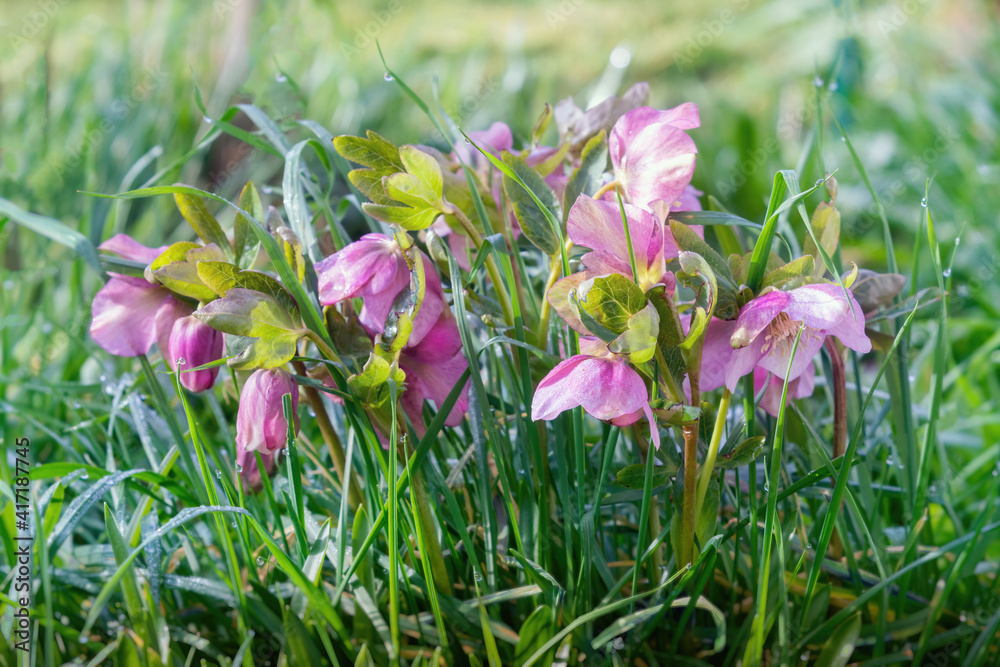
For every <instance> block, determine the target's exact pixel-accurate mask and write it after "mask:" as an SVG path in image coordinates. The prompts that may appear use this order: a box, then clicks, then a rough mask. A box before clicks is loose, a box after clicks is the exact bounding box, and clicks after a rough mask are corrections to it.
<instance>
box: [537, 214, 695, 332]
mask: <svg viewBox="0 0 1000 667" xmlns="http://www.w3.org/2000/svg"><path fill="white" fill-rule="evenodd" d="M625 215H626V217H627V219H628V224H629V237H631V240H632V250H633V253H634V254H635V264H636V274H637V277H638V283H637V284H638V285H639V287H640V288H641V289H642V290H643V291H644V292H645V291H646V290H648V289H649V288H650V287H653V286H654V285H658V284H663V285H666V286H668V287H672V286H673V284H674V279H673V274H670V273H668V272H667V270H666V260H667V259H672V258H674V257H676V256H677V246H676V244H675V243H674V238H673V236H672V235H671V234H670V229H669V228H667V227H665V226H664V225H663V224H662V223H661V222H660V221H659V220H657V219H656V216H654V215H653V214H652V213H650V212H649V211H646V210H644V209H641V208H638V207H636V206H632V205H631V204H625ZM566 232H567V234H568V236H569V238H570V240H571V241H573V243H574V244H576V245H579V246H583V247H585V248H591V252H588V253H586V254H585V255H583V257H582V258H581V261H582V262H583V265H584V266H585V267H586V269H585V270H584V271H580V272H578V273H574V274H571V275H569V276H566V277H565V278H562V279H561V280H559V281H558V282H556V284H555V285H553V286H552V288H550V289H549V291H548V293H547V294H546V299H548V301H549V304H550V305H551V306H552V308H553V309H554V310H555V311H556V312H557V313H558V314H559V316H560V317H562V318H563V320H564V321H565V322H566V323H567V324H569V325H570V326H571V327H573V328H574V329H575V330H576V331H578V332H579V333H582V334H585V335H586V334H587V333H588V332H587V330H586V328H585V327H584V326H583V323H582V322H580V320H579V318H578V317H577V316H576V313H575V312H574V311H573V308H572V307H571V305H570V303H569V295H570V292H571V291H572V290H574V289H576V288H577V287H579V286H580V285H581V284H582V283H583V282H584V281H586V280H589V279H590V278H594V277H597V276H602V275H607V274H609V273H619V274H621V275H624V276H626V277H628V278H629V279H631V278H632V266H631V262H630V258H629V252H628V238H626V236H625V227H624V225H623V224H622V217H621V210H620V208H619V206H618V202H617V201H615V202H610V201H605V200H599V199H592V198H590V197H580V198H579V199H577V200H576V203H575V204H574V205H573V208H572V209H570V212H569V217H568V219H567V221H566Z"/></svg>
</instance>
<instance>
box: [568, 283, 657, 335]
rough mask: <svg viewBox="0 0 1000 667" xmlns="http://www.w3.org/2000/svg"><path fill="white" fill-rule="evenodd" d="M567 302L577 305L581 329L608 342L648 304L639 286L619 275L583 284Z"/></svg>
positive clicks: (626, 326) (624, 328)
mask: <svg viewBox="0 0 1000 667" xmlns="http://www.w3.org/2000/svg"><path fill="white" fill-rule="evenodd" d="M570 299H571V301H573V302H574V303H576V305H577V306H578V308H579V313H580V318H581V320H582V321H583V324H584V326H586V327H587V329H588V330H590V332H591V333H593V334H594V335H596V336H598V337H600V338H601V339H602V340H605V342H609V343H610V342H611V341H612V340H614V339H615V338H617V337H618V336H619V335H620V334H621V333H622V332H624V331H625V330H626V329H627V328H628V322H629V319H630V318H631V317H632V316H633V315H635V314H636V313H638V312H639V311H641V310H642V309H644V308H645V307H646V304H647V303H648V302H647V300H646V295H645V294H643V293H642V290H641V289H640V288H639V286H638V285H636V284H635V283H634V282H632V281H631V280H629V279H628V278H626V277H625V276H623V275H621V274H618V273H612V274H609V275H606V276H598V277H597V278H591V279H590V280H586V281H584V282H583V283H582V284H581V285H580V287H579V288H578V289H577V290H576V291H575V292H573V293H572V294H571V296H570Z"/></svg>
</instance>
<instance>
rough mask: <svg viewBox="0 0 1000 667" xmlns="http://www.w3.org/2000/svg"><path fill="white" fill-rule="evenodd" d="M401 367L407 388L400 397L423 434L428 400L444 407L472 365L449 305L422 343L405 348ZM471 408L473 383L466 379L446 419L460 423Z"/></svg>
mask: <svg viewBox="0 0 1000 667" xmlns="http://www.w3.org/2000/svg"><path fill="white" fill-rule="evenodd" d="M399 367H400V368H401V369H403V372H405V373H406V391H404V392H403V395H402V397H401V399H400V400H401V402H402V404H403V408H404V409H405V410H406V413H407V414H408V415H409V416H410V420H411V421H412V422H413V426H414V428H415V429H416V431H417V435H420V436H423V434H424V433H425V432H426V429H425V428H424V418H423V414H422V411H423V404H424V400H429V401H433V402H434V403H435V404H436V405H437V406H438V407H440V406H441V404H442V403H444V400H445V399H446V398H447V397H448V394H449V393H451V390H452V388H453V387H454V386H455V383H457V382H458V381H459V379H460V378H461V376H462V373H463V372H465V369H466V368H468V367H469V363H468V361H467V360H466V358H465V353H464V352H463V351H462V339H461V336H460V335H459V333H458V326H457V325H456V324H455V317H454V315H452V314H451V311H450V310H449V309H447V308H445V309H444V310H442V312H441V316H440V317H439V318H438V320H437V322H435V323H434V326H433V327H431V329H430V331H428V332H427V335H426V336H424V337H423V338H422V339H421V340H420V342H419V343H418V344H415V345H409V344H408V345H407V346H406V347H405V348H403V350H402V351H401V352H400V355H399ZM468 409H469V385H468V383H466V385H465V388H464V389H463V390H462V393H461V394H459V397H458V400H457V401H455V405H454V407H453V408H452V409H451V412H449V413H448V417H447V418H446V419H445V422H444V423H445V424H446V425H448V426H458V425H459V424H460V423H462V419H463V417H464V416H465V413H466V412H468Z"/></svg>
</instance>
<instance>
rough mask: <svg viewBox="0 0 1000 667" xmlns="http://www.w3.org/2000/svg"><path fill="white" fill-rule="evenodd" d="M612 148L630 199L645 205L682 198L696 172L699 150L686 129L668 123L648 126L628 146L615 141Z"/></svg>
mask: <svg viewBox="0 0 1000 667" xmlns="http://www.w3.org/2000/svg"><path fill="white" fill-rule="evenodd" d="M613 139H614V135H612V140H613ZM611 151H612V152H611V161H612V164H613V165H614V173H615V178H616V179H617V180H618V182H619V183H621V184H622V185H623V186H624V187H625V190H626V191H627V193H628V199H629V201H630V202H631V203H632V204H635V205H636V206H640V207H642V208H647V207H648V206H649V205H650V204H651V203H652V202H654V201H660V200H662V201H667V202H671V203H672V202H674V201H676V200H678V199H679V198H680V197H681V195H682V194H683V193H684V190H685V188H687V186H688V184H689V183H690V182H691V177H692V176H693V175H694V166H695V158H696V156H697V153H698V149H697V147H696V146H695V143H694V140H693V139H691V137H689V136H688V135H687V133H686V132H684V131H683V130H680V129H678V128H676V127H673V126H671V125H666V124H658V125H650V126H648V127H646V128H645V129H643V130H642V131H640V132H638V133H637V134H636V135H635V136H633V137H632V138H631V139H630V140H629V142H628V144H627V145H624V144H621V145H618V146H615V145H614V143H612V144H611ZM616 151H617V155H618V157H617V158H616Z"/></svg>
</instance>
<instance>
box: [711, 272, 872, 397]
mask: <svg viewBox="0 0 1000 667" xmlns="http://www.w3.org/2000/svg"><path fill="white" fill-rule="evenodd" d="M852 308H853V312H852ZM802 325H805V329H804V330H803V331H802V335H801V337H800V338H799V344H798V348H796V349H795V358H794V360H793V362H792V367H791V371H790V372H789V368H788V362H789V358H790V356H791V353H792V349H793V346H794V343H795V337H796V335H798V332H799V328H800V327H801V326H802ZM827 336H836V337H837V338H839V339H840V342H842V343H843V344H844V345H845V346H847V347H849V348H851V349H852V350H855V351H857V352H862V353H864V352H870V351H871V341H870V340H869V339H868V336H867V335H866V334H865V319H864V314H863V313H862V312H861V306H859V305H858V302H857V301H855V299H854V297H853V296H850V295H848V296H846V297H845V295H844V290H843V289H841V288H840V287H839V286H838V285H831V284H827V283H823V284H813V285H803V286H802V287H797V288H795V289H793V290H789V291H787V292H783V291H779V290H775V291H772V292H768V293H766V294H763V295H761V296H759V297H757V298H755V299H753V300H751V301H750V302H749V303H747V304H746V305H744V306H743V308H742V309H741V310H740V314H739V317H738V318H737V319H735V320H730V321H726V320H719V319H713V320H712V322H711V323H710V324H709V327H708V332H707V333H706V335H705V344H704V348H703V350H702V366H701V388H702V390H704V391H711V390H713V389H717V388H719V387H721V386H723V385H725V386H726V387H727V388H728V389H729V390H730V391H734V390H735V389H736V384H737V382H738V381H739V379H740V378H741V377H743V376H744V375H746V374H747V373H750V372H753V373H754V384H755V387H756V391H758V392H759V391H760V390H761V389H762V388H763V387H764V382H765V381H768V382H769V386H768V390H767V393H766V394H765V396H764V399H763V400H762V402H761V405H762V406H763V407H764V408H765V409H766V410H767V411H768V412H770V413H771V414H774V415H777V410H778V407H779V404H780V402H781V399H780V396H781V385H782V384H783V383H784V381H785V374H786V373H788V380H789V391H788V396H789V398H802V397H804V396H808V395H809V394H811V393H812V388H813V385H814V378H813V374H814V369H813V359H814V358H815V357H816V355H817V354H819V350H820V348H821V347H822V346H823V341H824V340H825V339H826V337H827ZM768 374H770V376H771V377H770V380H767V377H768ZM775 392H777V393H776V394H775Z"/></svg>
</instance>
